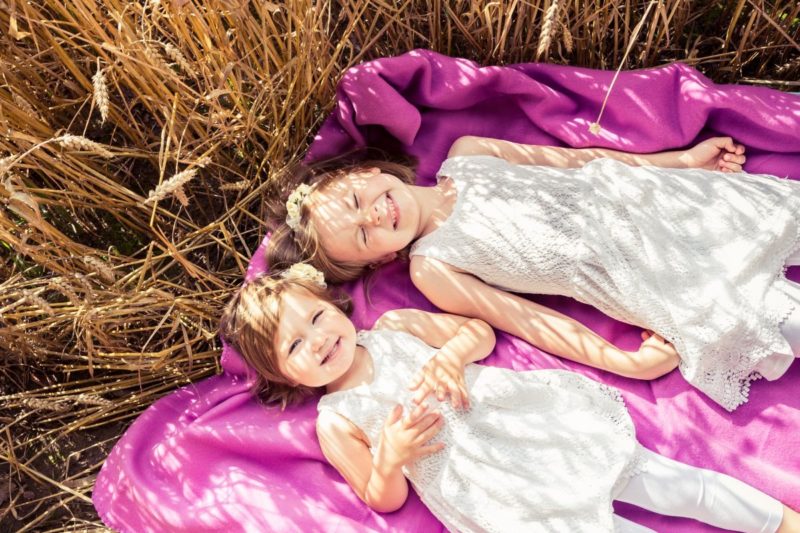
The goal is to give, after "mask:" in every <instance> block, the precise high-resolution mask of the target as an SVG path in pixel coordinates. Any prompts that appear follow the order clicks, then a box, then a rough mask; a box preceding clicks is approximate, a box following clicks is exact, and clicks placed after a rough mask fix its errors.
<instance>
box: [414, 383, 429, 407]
mask: <svg viewBox="0 0 800 533" xmlns="http://www.w3.org/2000/svg"><path fill="white" fill-rule="evenodd" d="M431 392H433V387H431V385H430V384H429V383H428V382H427V381H424V382H423V383H422V385H421V386H420V387H419V388H418V389H417V393H416V394H414V397H413V398H412V399H411V401H413V402H414V403H416V404H421V403H422V402H424V401H425V400H426V399H427V398H428V396H429V395H430V394H431Z"/></svg>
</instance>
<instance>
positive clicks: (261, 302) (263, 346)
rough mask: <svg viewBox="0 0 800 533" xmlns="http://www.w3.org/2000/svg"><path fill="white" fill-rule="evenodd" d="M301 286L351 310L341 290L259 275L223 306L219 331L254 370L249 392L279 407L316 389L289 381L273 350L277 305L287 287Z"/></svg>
mask: <svg viewBox="0 0 800 533" xmlns="http://www.w3.org/2000/svg"><path fill="white" fill-rule="evenodd" d="M297 289H302V290H306V291H308V292H310V293H311V294H313V295H314V296H316V297H317V298H320V299H323V300H325V301H328V302H330V303H331V304H333V305H335V306H336V307H338V308H339V309H340V310H341V311H342V312H343V313H345V314H348V315H349V313H350V310H351V304H350V299H349V298H348V297H347V295H345V294H338V293H337V294H334V293H333V292H332V291H330V290H329V289H326V288H323V287H321V286H320V285H318V284H316V283H315V282H313V281H311V280H308V279H298V278H290V279H285V278H281V277H278V276H269V275H263V276H260V277H258V278H256V279H254V280H253V281H251V282H249V283H246V284H245V285H244V286H243V287H242V288H241V289H239V290H238V291H237V292H236V294H235V295H234V296H233V298H232V299H231V301H230V302H229V303H228V305H227V307H226V308H225V312H224V313H223V315H222V320H221V323H220V328H219V329H220V335H221V336H222V338H223V339H224V340H225V342H227V343H228V344H230V345H231V346H233V347H234V348H236V349H237V350H238V351H239V353H240V354H241V355H242V358H244V360H245V361H246V362H247V364H248V365H250V367H251V368H252V369H253V370H255V371H256V373H257V374H258V378H257V381H256V383H255V385H254V386H253V392H254V393H256V394H257V395H258V396H259V398H260V399H261V400H262V401H263V402H264V403H267V404H279V405H280V406H281V409H285V408H286V407H287V406H289V405H295V404H297V403H300V402H301V401H302V400H303V399H304V398H306V397H307V396H309V395H311V394H312V393H314V392H315V391H316V389H313V388H311V387H306V386H305V385H298V384H296V383H293V382H292V381H291V380H290V379H289V378H287V377H286V376H284V375H283V373H281V371H280V368H279V367H278V358H277V354H276V353H275V348H274V346H275V342H274V341H275V335H276V333H277V331H278V324H279V323H280V307H281V301H282V299H283V296H284V294H285V293H286V292H287V291H291V290H297Z"/></svg>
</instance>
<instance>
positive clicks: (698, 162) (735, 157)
mask: <svg viewBox="0 0 800 533" xmlns="http://www.w3.org/2000/svg"><path fill="white" fill-rule="evenodd" d="M680 159H681V160H682V161H683V162H684V163H685V164H686V166H688V167H689V168H704V169H706V170H718V171H721V172H743V170H742V165H744V162H745V161H746V159H747V158H745V156H744V146H742V145H741V144H736V143H734V142H733V139H731V138H730V137H712V138H710V139H707V140H705V141H703V142H701V143H698V144H697V145H695V146H694V147H692V148H690V149H689V150H686V151H685V152H684V153H683V154H681V155H680Z"/></svg>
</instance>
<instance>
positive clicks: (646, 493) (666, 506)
mask: <svg viewBox="0 0 800 533" xmlns="http://www.w3.org/2000/svg"><path fill="white" fill-rule="evenodd" d="M646 453H647V454H648V456H647V470H646V471H645V472H642V473H640V474H637V475H635V476H633V477H632V478H631V479H630V481H629V482H628V485H627V486H626V487H625V488H624V489H623V490H622V492H621V493H620V494H619V495H618V496H617V498H616V499H617V500H619V501H621V502H627V503H631V504H633V505H636V506H638V507H642V508H644V509H647V510H649V511H653V512H656V513H660V514H663V515H667V516H680V517H685V518H693V519H695V520H699V521H700V522H704V523H706V524H709V525H712V526H716V527H719V528H723V529H730V530H733V531H743V532H746V533H750V532H753V533H774V532H775V531H776V530H777V529H778V527H779V526H780V524H781V520H782V519H783V504H781V502H779V501H778V500H776V499H775V498H772V497H771V496H767V495H766V494H764V493H763V492H761V491H760V490H758V489H755V488H753V487H751V486H750V485H747V484H746V483H743V482H742V481H739V480H737V479H734V478H732V477H730V476H727V475H725V474H721V473H719V472H714V471H711V470H705V469H702V468H697V467H694V466H689V465H687V464H684V463H679V462H678V461H674V460H672V459H669V458H667V457H664V456H663V455H659V454H657V453H654V452H651V451H649V450H647V451H646ZM614 525H615V526H616V529H617V531H619V532H620V533H654V532H653V530H651V529H650V528H647V527H645V526H642V525H639V524H637V523H635V522H631V521H630V520H627V519H625V518H622V517H621V516H617V515H614Z"/></svg>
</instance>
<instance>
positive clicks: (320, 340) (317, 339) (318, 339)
mask: <svg viewBox="0 0 800 533" xmlns="http://www.w3.org/2000/svg"><path fill="white" fill-rule="evenodd" d="M324 345H325V335H323V334H322V333H314V334H313V335H312V337H311V349H312V350H314V353H316V352H318V351H320V350H321V349H322V347H323V346H324Z"/></svg>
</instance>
